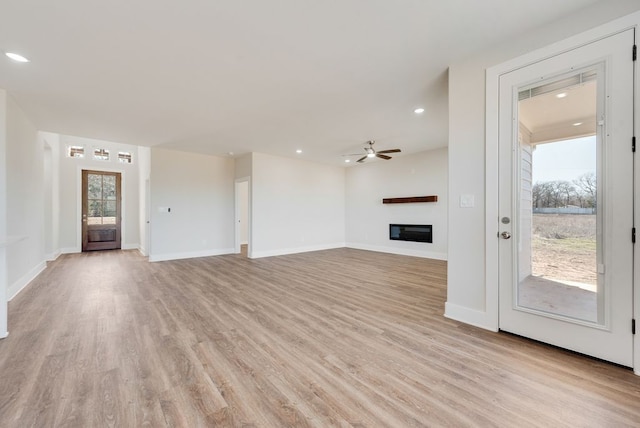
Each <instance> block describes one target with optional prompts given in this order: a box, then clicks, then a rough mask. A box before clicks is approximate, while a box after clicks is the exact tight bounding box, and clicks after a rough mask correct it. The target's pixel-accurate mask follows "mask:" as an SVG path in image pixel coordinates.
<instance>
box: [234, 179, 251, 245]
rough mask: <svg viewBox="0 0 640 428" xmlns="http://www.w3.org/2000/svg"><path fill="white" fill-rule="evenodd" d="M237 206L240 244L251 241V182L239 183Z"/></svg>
mask: <svg viewBox="0 0 640 428" xmlns="http://www.w3.org/2000/svg"><path fill="white" fill-rule="evenodd" d="M237 186H238V187H237V189H238V193H237V194H236V196H237V197H238V201H237V206H238V211H239V219H238V220H240V221H239V225H238V226H239V227H240V244H248V242H249V182H248V181H243V182H241V183H238V184H237Z"/></svg>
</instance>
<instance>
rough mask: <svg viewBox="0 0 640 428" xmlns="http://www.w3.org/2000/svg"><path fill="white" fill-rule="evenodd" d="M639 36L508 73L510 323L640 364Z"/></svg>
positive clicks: (502, 175)
mask: <svg viewBox="0 0 640 428" xmlns="http://www.w3.org/2000/svg"><path fill="white" fill-rule="evenodd" d="M633 45H634V32H633V30H628V31H624V32H621V33H618V34H615V35H612V36H609V37H607V38H604V39H601V40H599V41H596V42H594V43H590V44H588V45H585V46H582V47H580V48H577V49H574V50H571V51H568V52H565V53H563V54H560V55H557V56H554V57H552V58H548V59H546V60H543V61H540V62H537V63H534V64H531V65H528V66H526V67H522V68H519V69H517V70H514V71H511V72H509V73H505V74H503V75H501V76H500V87H499V90H500V95H499V102H500V104H499V105H500V107H499V151H500V152H499V172H498V175H499V218H498V219H496V221H497V224H498V230H499V232H498V236H497V237H496V239H499V240H500V243H499V282H500V284H499V301H500V302H499V308H500V309H499V326H500V329H501V330H504V331H509V332H512V333H515V334H518V335H522V336H526V337H530V338H532V339H536V340H540V341H542V342H546V343H550V344H553V345H556V346H560V347H562V348H567V349H570V350H574V351H577V352H580V353H584V354H587V355H591V356H594V357H597V358H601V359H604V360H607V361H611V362H615V363H618V364H622V365H625V366H632V365H633V335H632V330H631V324H632V311H633V306H632V301H633V270H632V266H633V244H632V228H633V154H632V149H631V142H632V137H633V107H634V104H633V78H634V71H633V70H634V69H633V61H632V54H631V53H632V47H633Z"/></svg>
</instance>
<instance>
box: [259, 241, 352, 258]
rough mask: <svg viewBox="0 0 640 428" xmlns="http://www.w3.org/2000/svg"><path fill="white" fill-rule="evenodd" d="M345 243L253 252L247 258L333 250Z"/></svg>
mask: <svg viewBox="0 0 640 428" xmlns="http://www.w3.org/2000/svg"><path fill="white" fill-rule="evenodd" d="M344 247H345V243H344V242H339V243H335V244H325V245H312V246H309V247H296V248H282V249H278V250H270V251H254V252H253V254H252V255H251V256H250V257H249V258H251V259H260V258H262V257H274V256H286V255H288V254H298V253H308V252H311V251H322V250H333V249H336V248H344Z"/></svg>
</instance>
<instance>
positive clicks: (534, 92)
mask: <svg viewBox="0 0 640 428" xmlns="http://www.w3.org/2000/svg"><path fill="white" fill-rule="evenodd" d="M602 74H603V68H602V67H594V68H590V69H587V70H583V71H581V72H578V73H575V72H572V73H571V74H569V75H568V76H567V75H565V76H561V77H559V78H557V79H555V80H554V81H552V82H545V84H543V85H537V86H535V87H533V88H531V87H528V88H525V89H524V90H521V91H519V101H518V122H519V123H518V145H519V147H518V151H519V154H520V156H519V159H518V160H519V165H520V166H519V177H520V185H519V186H518V192H519V198H518V199H519V206H520V208H519V213H520V219H519V220H520V227H519V233H518V234H517V235H516V239H517V240H518V249H519V260H518V280H519V281H518V293H517V301H518V306H520V307H523V308H528V309H531V310H535V311H542V312H545V313H548V314H553V315H556V316H559V317H566V318H571V319H576V320H581V321H587V322H593V323H599V324H601V325H602V324H604V311H603V308H604V299H605V293H604V281H603V279H604V278H603V275H602V274H601V273H600V274H599V273H598V265H603V262H602V242H600V240H599V239H598V236H601V233H598V232H599V231H601V230H602V216H601V215H598V206H599V204H598V203H597V196H598V191H597V188H598V183H599V181H600V180H598V170H599V169H600V168H598V165H599V164H600V162H599V160H600V159H601V158H602V151H601V147H600V146H599V145H598V138H597V136H596V132H597V120H596V117H597V101H598V96H597V95H598V91H597V88H598V76H599V75H600V76H602ZM600 80H602V79H600Z"/></svg>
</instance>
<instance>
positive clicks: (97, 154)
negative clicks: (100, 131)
mask: <svg viewBox="0 0 640 428" xmlns="http://www.w3.org/2000/svg"><path fill="white" fill-rule="evenodd" d="M93 158H94V159H96V160H109V150H107V149H95V150H94V151H93Z"/></svg>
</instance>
